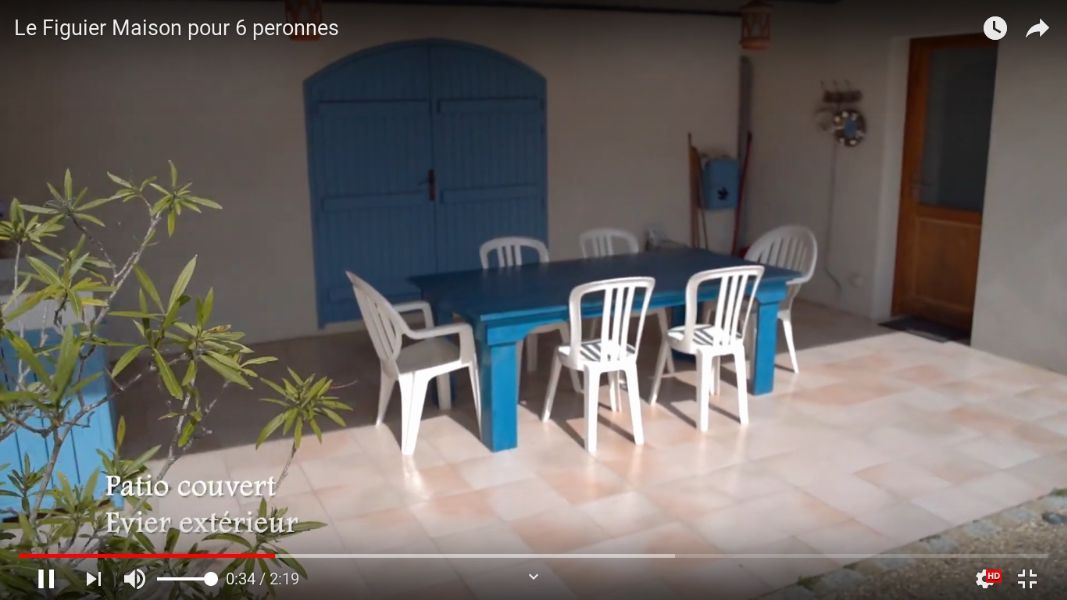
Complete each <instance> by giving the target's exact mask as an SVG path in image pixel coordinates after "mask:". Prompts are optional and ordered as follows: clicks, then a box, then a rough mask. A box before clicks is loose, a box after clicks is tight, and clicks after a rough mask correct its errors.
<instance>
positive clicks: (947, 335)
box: [879, 317, 970, 343]
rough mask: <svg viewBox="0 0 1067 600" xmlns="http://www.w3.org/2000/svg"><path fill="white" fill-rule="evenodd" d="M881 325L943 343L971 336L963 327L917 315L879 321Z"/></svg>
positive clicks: (961, 340) (964, 340) (962, 339)
mask: <svg viewBox="0 0 1067 600" xmlns="http://www.w3.org/2000/svg"><path fill="white" fill-rule="evenodd" d="M879 325H881V326H882V327H888V328H889V329H895V330H897V331H906V332H907V333H910V334H912V335H917V336H919V337H921V338H926V339H928V340H933V341H935V342H941V343H945V342H966V341H967V340H968V339H969V338H970V334H968V333H967V332H966V331H963V330H962V329H956V328H955V327H949V326H948V325H942V324H940V323H934V322H933V321H927V320H926V319H920V318H917V317H900V318H899V319H893V320H891V321H886V322H885V323H879Z"/></svg>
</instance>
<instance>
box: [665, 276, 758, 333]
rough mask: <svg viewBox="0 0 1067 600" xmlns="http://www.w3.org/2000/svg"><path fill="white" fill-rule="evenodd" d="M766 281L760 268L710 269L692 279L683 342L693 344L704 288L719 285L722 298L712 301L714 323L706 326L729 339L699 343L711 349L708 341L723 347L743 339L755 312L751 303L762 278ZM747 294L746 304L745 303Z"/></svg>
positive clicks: (689, 285) (688, 286) (687, 297)
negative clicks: (699, 294)
mask: <svg viewBox="0 0 1067 600" xmlns="http://www.w3.org/2000/svg"><path fill="white" fill-rule="evenodd" d="M762 277H763V267H761V266H759V265H746V266H743V267H727V268H725V269H711V270H709V271H701V272H699V273H697V274H695V275H693V276H692V277H690V278H689V282H688V283H686V284H685V330H684V332H683V333H682V335H683V337H682V340H683V342H684V343H686V344H692V343H693V336H694V332H695V330H696V326H697V317H698V315H699V314H700V301H699V300H698V299H697V293H698V292H699V290H700V287H701V286H704V285H711V284H716V283H717V284H718V286H719V295H718V297H717V298H716V299H715V300H713V302H715V312H714V313H713V316H712V317H711V322H710V323H707V324H708V325H711V326H712V327H714V328H715V329H716V330H718V331H720V332H725V333H726V334H727V337H725V338H714V337H707V338H703V339H701V340H700V343H701V344H702V345H708V344H709V341H715V342H719V343H721V344H722V345H726V344H729V343H732V342H734V341H736V340H738V339H742V338H743V336H744V332H745V330H746V328H747V327H748V315H749V313H750V312H751V310H752V299H753V298H754V297H755V296H756V290H757V288H759V282H760V278H762ZM746 291H747V301H746Z"/></svg>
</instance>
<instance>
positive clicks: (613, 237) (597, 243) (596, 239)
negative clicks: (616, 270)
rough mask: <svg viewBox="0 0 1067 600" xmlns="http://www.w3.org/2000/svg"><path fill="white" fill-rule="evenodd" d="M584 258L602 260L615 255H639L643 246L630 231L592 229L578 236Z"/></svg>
mask: <svg viewBox="0 0 1067 600" xmlns="http://www.w3.org/2000/svg"><path fill="white" fill-rule="evenodd" d="M578 243H580V244H581V245H582V256H583V257H584V258H600V257H602V256H612V255H615V254H637V253H638V252H640V251H641V245H640V244H639V243H638V242H637V238H636V237H634V234H632V233H630V232H629V231H625V230H622V229H611V228H607V227H605V228H600V229H590V230H589V231H586V232H584V233H582V234H581V235H579V236H578Z"/></svg>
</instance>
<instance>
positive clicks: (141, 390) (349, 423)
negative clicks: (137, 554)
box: [116, 302, 893, 455]
mask: <svg viewBox="0 0 1067 600" xmlns="http://www.w3.org/2000/svg"><path fill="white" fill-rule="evenodd" d="M793 312H794V320H793V323H794V328H795V337H796V341H797V346H798V350H799V351H803V350H806V349H810V348H816V347H821V346H827V345H831V344H839V343H843V342H848V341H852V340H857V339H863V338H869V337H876V336H882V335H888V334H891V333H893V332H892V331H890V330H888V329H885V328H883V327H879V326H878V325H877V324H876V323H874V322H873V321H869V320H867V319H864V318H862V317H857V316H855V315H850V314H847V313H843V312H840V311H836V310H832V309H828V308H825V307H822V306H818V305H814V304H809V303H805V302H798V303H797V304H796V306H795V307H794V309H793ZM646 331H647V333H646V335H645V339H644V340H643V344H642V348H641V359H640V372H641V376H642V383H641V385H642V389H643V392H644V393H646V394H647V389H648V388H647V387H645V386H648V385H649V382H650V378H651V374H652V370H653V362H654V359H655V354H656V350H657V347H658V346H657V345H658V344H659V340H660V338H659V331H658V330H657V328H656V327H655V324H654V323H653V324H650V326H649V327H648V328H647V329H646ZM778 338H779V353H778V359H777V365H778V368H779V369H781V368H787V367H788V357H787V355H785V354H784V352H785V345H784V341H783V340H782V336H781V335H780V330H779V336H778ZM542 340H543V341H542V343H541V344H539V346H540V352H539V357H540V368H539V370H538V372H537V373H534V374H529V373H524V374H523V378H522V385H523V388H522V392H521V398H520V405H521V406H524V407H526V408H527V409H528V410H530V411H532V412H534V413H535V414H538V415H539V414H540V411H541V408H542V405H543V401H544V388H545V381H544V380H546V379H547V369H548V365H549V364H550V361H551V353H552V352H553V351H554V348H555V346H556V344H558V343H559V342H558V340H557V339H555V336H554V335H548V334H546V335H545V336H542ZM253 348H254V350H255V351H256V352H257V353H260V354H264V355H269V356H275V357H277V358H278V362H276V363H271V364H268V365H264V366H263V367H262V368H261V375H262V376H264V377H267V378H271V379H273V380H278V379H280V378H282V377H283V376H284V375H285V369H286V368H287V367H291V368H292V369H294V370H295V371H296V372H298V373H300V374H301V375H308V374H311V373H315V374H319V375H325V376H328V377H331V378H333V380H334V382H335V384H337V385H339V386H342V387H341V388H340V389H338V390H337V396H338V397H339V398H340V400H341V401H343V402H345V403H346V404H348V405H349V406H351V407H352V408H353V410H352V411H351V412H347V413H345V414H343V415H342V416H343V417H344V419H345V422H346V427H347V428H357V427H365V426H368V425H373V423H374V421H375V418H376V411H377V396H378V378H379V374H378V364H379V363H378V359H377V356H376V355H375V354H374V351H373V348H372V347H371V344H370V340H369V339H368V337H367V334H366V333H365V332H362V331H360V332H354V333H341V334H335V335H326V336H318V337H309V338H299V339H293V340H283V341H278V342H268V343H262V344H255V345H253ZM801 362H803V356H801ZM678 368H679V370H680V371H682V372H685V371H691V370H692V363H688V364H687V363H685V362H684V361H679V365H678ZM540 375H545V376H540ZM209 377H210V375H209ZM455 380H456V386H455V393H454V397H453V406H454V410H453V411H451V412H448V413H442V412H441V411H439V410H438V409H437V407H436V406H435V405H434V404H433V403H432V402H428V403H427V405H426V408H425V410H424V413H423V419H424V421H425V420H427V419H430V418H433V417H435V416H439V415H441V414H445V415H448V417H449V418H452V419H455V420H456V421H458V422H460V423H461V424H462V425H463V426H464V427H465V428H466V429H467V430H468V431H470V432H471V433H472V434H474V435H477V431H478V428H477V422H476V419H475V416H474V411H473V406H472V402H471V395H470V386H469V384H468V383H467V378H466V377H456V378H455ZM604 381H605V382H606V378H605V380H604ZM723 383H724V384H725V385H727V386H734V385H735V380H734V375H733V372H732V370H730V369H729V368H727V369H723ZM431 387H432V386H431ZM690 387H691V386H690V385H689V384H687V383H684V382H681V381H672V380H666V381H665V382H664V391H663V393H661V399H660V403H661V404H662V405H663V406H665V407H667V409H668V410H672V412H675V413H676V414H677V416H679V417H681V418H683V419H684V420H685V421H687V422H689V421H692V419H690V418H689V417H686V416H684V415H682V414H681V413H680V412H679V411H677V409H672V406H671V401H670V398H671V396H672V395H682V396H689V395H691V394H692V391H691V390H690V389H689V388H690ZM687 390H688V391H687ZM604 391H605V388H604V387H602V392H604ZM202 392H203V401H204V403H205V404H207V403H210V402H211V400H212V399H213V398H215V397H216V396H218V397H219V401H218V403H217V404H216V406H215V409H214V411H213V412H212V413H211V414H210V415H209V416H208V417H207V419H206V422H207V423H208V428H209V429H210V434H209V435H207V436H205V437H204V438H203V439H198V440H195V441H194V442H193V445H192V446H191V447H190V449H189V452H190V453H196V452H203V451H208V450H217V449H220V448H229V447H234V446H244V445H254V444H255V443H256V438H257V437H258V436H259V433H260V430H261V429H262V428H263V426H264V425H266V423H267V422H268V421H269V420H270V419H271V418H272V417H273V416H274V415H275V414H277V412H276V409H278V408H279V407H277V406H276V405H273V404H270V403H267V402H263V401H262V400H261V398H264V397H269V396H270V394H271V391H270V389H269V388H267V387H266V386H262V385H260V386H257V387H256V389H254V390H246V389H243V388H240V387H237V386H234V385H231V386H229V387H226V388H225V389H222V386H221V382H220V381H218V379H217V378H215V379H213V380H211V379H209V381H207V382H206V383H205V384H204V385H203V386H202ZM604 397H605V398H606V393H605V394H604ZM642 397H644V396H642ZM166 399H167V395H166V393H165V392H164V391H162V390H161V389H159V388H158V387H157V386H156V385H155V384H154V383H145V384H141V385H138V386H136V387H133V388H131V389H130V390H128V391H127V392H126V393H125V394H122V395H121V396H120V397H119V399H118V400H117V401H116V404H117V407H116V408H117V413H118V414H119V415H122V416H123V417H125V419H126V424H127V435H126V442H125V444H124V448H125V450H126V452H128V453H130V454H131V455H136V454H139V453H141V452H143V451H144V450H146V449H148V448H151V447H152V446H155V445H163V447H164V449H165V448H166V447H167V445H168V444H169V442H170V440H171V439H172V436H173V431H174V421H173V419H165V418H162V417H163V416H164V415H166V414H168V413H169V412H171V411H172V410H173V407H171V406H169V405H168V403H167V401H166ZM713 410H715V411H718V412H720V413H722V414H724V415H726V416H728V417H729V418H731V419H736V415H734V414H731V413H729V412H727V411H723V410H722V409H720V408H718V407H713ZM399 413H400V407H399V390H395V389H394V391H393V396H392V402H391V403H390V406H389V411H388V413H387V418H386V421H385V425H386V426H387V427H389V429H390V430H391V431H392V433H393V435H394V436H395V437H396V439H397V440H399V439H400V415H399ZM581 414H582V401H581V397H580V396H579V395H578V394H576V393H575V392H574V391H573V390H572V389H571V388H570V386H569V385H568V384H567V383H566V382H565V381H564V382H561V385H560V388H559V392H558V395H557V401H556V404H555V408H554V409H553V414H552V419H553V420H554V421H560V422H563V421H566V420H568V419H574V418H577V417H580V416H581ZM320 425H321V427H322V430H323V431H324V432H329V431H333V430H336V429H339V428H340V427H339V426H337V425H336V424H334V423H333V422H331V421H329V420H328V419H322V420H321V421H320ZM693 425H694V426H695V423H693ZM564 429H565V430H566V431H568V432H569V433H571V437H572V438H573V439H574V440H575V441H576V443H579V444H581V443H583V442H582V433H581V432H579V431H577V430H575V429H574V428H573V427H571V426H569V425H568V426H567V427H564ZM627 435H629V434H627ZM279 436H280V432H279V433H276V434H275V435H274V438H277V437H279Z"/></svg>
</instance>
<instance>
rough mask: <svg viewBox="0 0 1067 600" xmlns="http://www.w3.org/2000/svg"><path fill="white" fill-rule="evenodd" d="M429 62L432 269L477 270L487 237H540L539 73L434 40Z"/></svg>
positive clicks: (542, 109) (541, 118)
mask: <svg viewBox="0 0 1067 600" xmlns="http://www.w3.org/2000/svg"><path fill="white" fill-rule="evenodd" d="M430 61H431V62H430V64H431V67H430V74H431V78H432V89H433V101H434V106H433V109H434V114H433V152H434V167H435V171H436V175H437V177H436V180H437V191H438V206H437V213H436V222H437V267H438V271H442V272H443V271H455V270H459V269H476V268H478V267H479V266H480V262H479V258H478V247H479V246H480V245H481V244H482V242H484V241H485V240H488V239H491V238H494V237H499V236H504V235H523V236H529V237H533V238H537V239H540V240H544V241H546V242H547V232H546V228H547V227H546V222H545V221H546V208H545V180H546V178H545V154H546V149H545V80H544V78H543V77H541V76H540V75H539V74H537V73H536V72H535V71H533V70H531V69H529V68H528V67H526V66H524V65H522V64H520V63H518V62H516V61H514V60H513V59H511V58H509V57H507V56H504V55H502V54H499V53H496V52H492V51H487V50H486V49H485V48H481V47H478V46H470V45H466V44H455V43H447V42H442V43H438V44H434V45H433V47H432V50H431V52H430Z"/></svg>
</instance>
